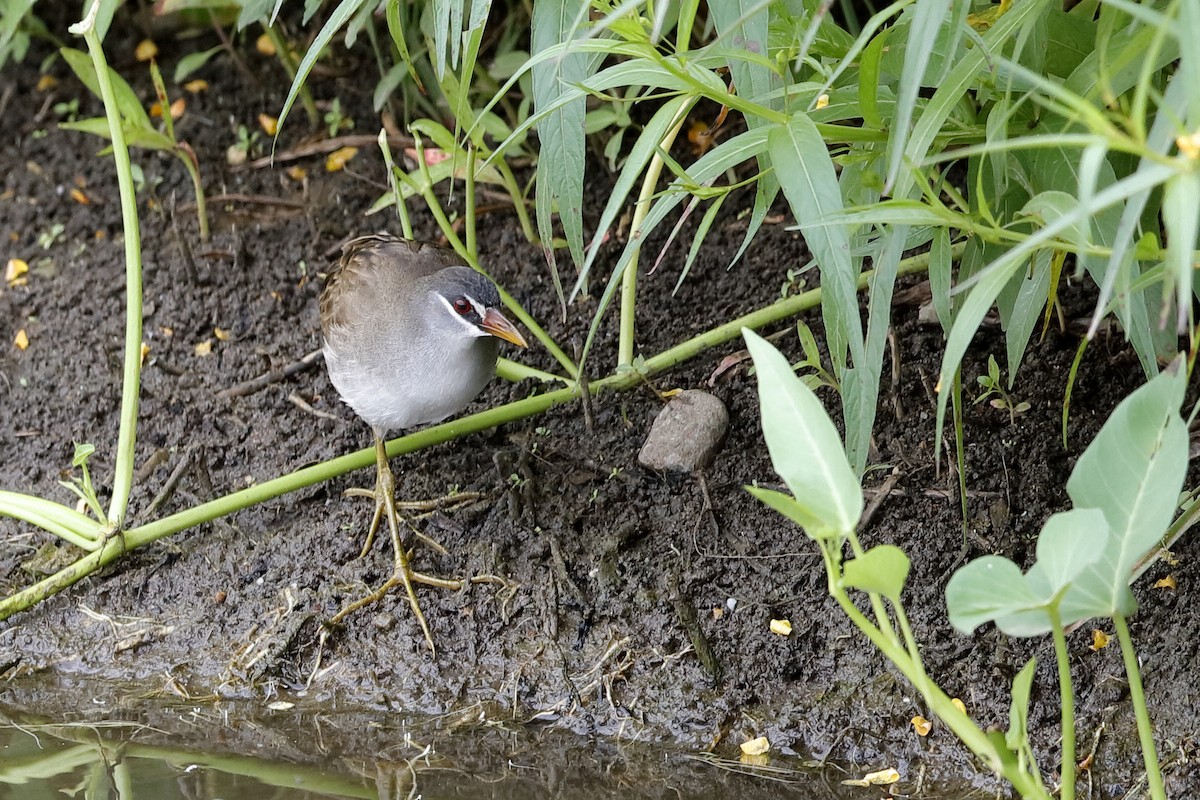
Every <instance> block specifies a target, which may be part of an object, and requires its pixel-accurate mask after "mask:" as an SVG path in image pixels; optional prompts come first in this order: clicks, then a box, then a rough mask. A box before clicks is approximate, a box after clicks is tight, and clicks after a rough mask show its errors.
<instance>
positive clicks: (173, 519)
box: [0, 246, 1040, 796]
mask: <svg viewBox="0 0 1200 800" xmlns="http://www.w3.org/2000/svg"><path fill="white" fill-rule="evenodd" d="M958 252H959V253H961V246H960V248H959V250H958ZM956 257H957V256H956ZM928 266H929V256H928V255H927V254H923V255H918V256H913V257H912V258H909V259H906V260H904V261H902V262H901V263H900V267H899V273H898V274H900V275H908V274H911V273H914V272H921V271H923V270H924V269H926V268H927V267H928ZM870 279H871V273H870V272H866V273H863V274H862V275H861V276H860V277H859V288H860V289H862V288H865V287H866V285H867V283H868V282H869V281H870ZM820 304H821V290H820V288H817V289H812V290H810V291H807V292H804V293H803V294H798V295H793V296H792V297H788V298H785V299H783V300H779V301H776V302H775V303H772V304H771V305H769V306H767V307H765V308H760V309H758V310H756V311H752V312H751V313H749V314H746V315H744V316H741V317H738V318H737V319H735V320H731V321H730V322H727V323H725V324H724V325H721V326H719V327H717V328H714V329H712V330H710V331H707V332H706V333H703V334H701V335H699V336H696V337H693V338H692V339H689V340H687V341H685V342H682V343H681V344H678V345H676V346H675V347H672V348H670V349H669V350H665V351H663V352H662V353H659V354H658V355H657V356H654V357H652V358H650V359H647V360H646V362H645V363H644V364H643V366H642V369H641V371H640V372H635V371H633V370H623V371H621V372H618V373H616V374H613V375H610V376H609V377H607V378H604V379H602V380H599V381H595V382H593V383H591V384H590V386H589V390H590V391H591V392H592V393H593V394H598V393H599V392H602V391H619V390H623V389H629V388H631V387H633V386H635V385H637V384H638V383H640V381H641V379H642V376H646V377H652V376H654V375H657V374H659V373H662V372H665V371H667V370H669V369H671V368H672V367H674V366H676V365H677V364H680V363H683V362H684V361H687V360H689V359H691V358H694V357H695V356H697V355H699V354H700V353H702V352H704V351H705V350H708V349H709V348H712V347H716V346H718V345H722V344H725V343H726V342H729V341H731V340H733V339H736V338H737V337H738V336H740V335H741V331H742V328H751V329H756V328H761V327H763V326H764V325H770V324H772V323H775V322H778V321H779V320H782V319H786V318H788V317H792V316H795V315H796V314H799V313H800V312H801V311H806V310H808V309H812V308H816V307H817V306H819V305H820ZM546 374H548V373H546ZM577 396H578V389H577V387H575V386H570V387H568V388H565V389H559V390H557V391H553V392H548V393H546V394H542V395H537V396H535V397H529V398H526V399H525V400H518V401H517V402H515V403H509V404H507V405H504V406H500V407H499V408H494V409H490V410H488V411H483V412H481V413H479V414H472V415H471V416H469V417H463V418H462V419H458V420H453V421H451V422H445V423H442V424H441V425H436V426H434V427H432V428H426V429H425V430H422V431H418V432H417V433H413V434H409V435H408V436H404V437H402V438H400V439H395V440H393V441H391V442H389V444H388V455H389V457H394V456H396V455H399V454H401V453H411V452H413V451H415V450H420V449H421V448H424V447H430V446H432V445H435V444H440V443H442V442H446V441H449V440H451V439H455V438H457V437H459V436H465V435H466V434H468V433H474V432H476V431H481V430H486V429H487V428H491V427H494V426H496V425H500V424H503V423H506V422H513V421H515V420H519V419H523V418H525V417H528V416H532V415H534V414H539V413H542V412H543V411H546V410H548V409H550V408H552V407H554V406H556V405H560V404H562V403H566V402H569V401H571V400H573V399H574V398H575V397H577ZM374 462H375V451H374V450H373V449H371V448H366V449H363V450H359V451H358V452H355V453H351V454H349V455H345V456H341V457H339V458H335V459H332V460H331V461H326V462H323V463H321V464H317V465H314V466H311V467H305V468H304V469H301V470H298V471H296V472H293V473H291V474H290V475H285V476H283V477H280V478H275V479H274V480H271V481H268V482H266V483H263V484H259V485H258V486H251V487H249V488H247V489H243V490H241V491H239V492H234V493H233V494H230V495H226V496H225V497H221V498H218V499H216V500H212V501H210V502H208V503H203V504H201V505H199V506H195V507H193V508H190V509H187V510H186V511H181V512H179V513H178V514H173V515H171V516H169V517H165V518H163V519H160V520H155V521H154V522H150V523H147V524H146V525H142V526H139V527H137V528H134V529H132V530H129V531H126V532H125V534H124V535H123V536H116V537H112V538H110V539H108V540H107V541H106V542H105V543H104V546H103V547H102V548H101V549H99V550H97V551H96V552H94V553H91V554H90V555H88V556H86V557H84V558H82V559H80V560H79V561H76V562H75V563H74V564H72V565H71V566H69V567H67V568H65V569H63V570H61V571H60V572H57V573H55V574H54V575H51V576H50V577H48V578H46V579H45V580H42V581H40V582H39V583H37V584H34V585H33V586H30V587H27V588H26V589H23V590H22V591H20V592H18V593H17V594H14V595H12V596H10V597H7V598H5V599H4V600H3V601H0V620H4V619H7V618H8V617H10V616H12V615H13V614H15V613H17V612H18V611H23V610H25V609H27V608H30V607H32V606H34V605H36V604H37V603H38V602H40V601H42V600H44V599H46V598H47V597H50V596H52V595H54V594H57V593H58V592H60V591H62V590H63V589H66V588H67V587H69V586H71V585H72V584H74V583H76V582H77V581H79V580H82V579H83V578H85V577H87V576H88V575H90V574H92V573H93V572H95V571H96V570H97V569H99V568H101V567H103V566H105V565H107V564H110V563H112V562H113V561H115V560H116V559H117V558H118V557H120V556H121V555H122V554H123V553H124V552H125V551H126V550H127V549H130V550H131V549H134V548H136V547H141V546H143V545H146V544H149V543H150V542H153V541H156V540H157V539H161V538H162V537H164V536H170V535H171V534H174V533H179V532H180V531H184V530H187V529H189V528H194V527H196V526H197V525H202V524H204V523H206V522H211V521H212V520H214V519H217V518H218V517H222V516H225V515H227V514H232V513H234V512H235V511H240V510H241V509H243V508H248V507H250V506H253V505H256V504H258V503H263V502H266V501H268V500H271V499H273V498H276V497H279V496H280V495H284V494H287V493H288V492H293V491H297V490H299V489H303V488H305V487H307V486H312V485H313V484H316V483H320V482H322V481H326V480H330V479H332V478H336V477H338V476H340V475H344V474H345V473H347V472H350V471H351V470H355V469H362V468H363V467H367V466H370V465H371V464H373V463H374ZM879 635H880V636H881V637H882V635H883V634H882V633H881V634H879ZM888 645H889V647H892V648H894V649H895V650H896V651H898V652H900V653H901V654H902V655H903V654H904V650H903V649H902V648H900V647H899V645H898V644H896V643H895V642H892V641H889V642H888ZM951 709H952V710H953V706H951ZM968 721H969V720H968ZM1030 796H1040V795H1030Z"/></svg>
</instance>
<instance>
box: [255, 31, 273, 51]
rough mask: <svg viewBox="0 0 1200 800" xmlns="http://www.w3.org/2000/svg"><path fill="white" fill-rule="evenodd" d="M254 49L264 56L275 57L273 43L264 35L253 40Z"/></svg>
mask: <svg viewBox="0 0 1200 800" xmlns="http://www.w3.org/2000/svg"><path fill="white" fill-rule="evenodd" d="M254 49H255V50H257V51H258V52H260V53H262V54H263V55H264V56H273V55H275V43H274V42H272V41H271V37H270V36H267V35H266V34H265V33H264V34H263V35H261V36H259V37H258V38H257V39H255V40H254Z"/></svg>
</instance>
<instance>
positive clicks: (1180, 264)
mask: <svg viewBox="0 0 1200 800" xmlns="http://www.w3.org/2000/svg"><path fill="white" fill-rule="evenodd" d="M1197 60H1200V58H1198V59H1197ZM1162 217H1163V223H1164V224H1165V226H1166V229H1167V269H1168V270H1169V271H1170V272H1171V273H1173V274H1174V276H1175V300H1176V303H1177V312H1176V313H1177V314H1178V319H1177V324H1178V325H1179V331H1178V332H1179V333H1185V332H1186V327H1185V326H1186V325H1187V322H1188V307H1189V306H1190V304H1191V302H1192V292H1191V288H1192V273H1193V272H1194V267H1193V266H1192V264H1193V262H1194V260H1195V255H1194V252H1195V248H1196V235H1197V231H1198V230H1200V171H1196V170H1192V171H1191V172H1181V173H1179V174H1178V175H1175V176H1174V177H1172V178H1169V179H1168V180H1167V186H1166V189H1165V190H1164V191H1163V204H1162Z"/></svg>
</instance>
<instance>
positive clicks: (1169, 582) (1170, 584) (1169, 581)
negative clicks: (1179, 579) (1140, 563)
mask: <svg viewBox="0 0 1200 800" xmlns="http://www.w3.org/2000/svg"><path fill="white" fill-rule="evenodd" d="M1175 587H1176V583H1175V576H1174V575H1168V576H1167V577H1165V578H1159V579H1158V580H1156V581H1155V582H1154V588H1155V589H1170V590H1171V591H1175Z"/></svg>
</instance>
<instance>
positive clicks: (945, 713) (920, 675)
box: [826, 555, 1049, 800]
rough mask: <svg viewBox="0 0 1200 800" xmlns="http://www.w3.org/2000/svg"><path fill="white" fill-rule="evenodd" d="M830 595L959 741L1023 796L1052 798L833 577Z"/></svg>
mask: <svg viewBox="0 0 1200 800" xmlns="http://www.w3.org/2000/svg"><path fill="white" fill-rule="evenodd" d="M830 568H831V563H830V561H829V558H828V555H827V556H826V569H827V570H828V569H830ZM830 594H832V595H833V599H834V600H836V601H837V604H838V605H839V606H841V608H842V611H843V612H844V613H845V614H846V616H847V617H849V618H850V621H851V622H853V623H854V626H855V627H856V628H858V629H859V630H860V631H861V632H862V633H863V635H865V636H866V637H867V638H868V639H869V640H870V641H871V643H872V644H873V645H875V647H876V649H878V650H879V652H880V653H882V654H883V656H884V657H885V658H887V659H888V660H889V661H891V662H892V663H893V664H894V665H895V666H896V668H897V669H899V670H900V672H901V673H902V674H903V675H904V677H905V678H907V679H908V681H909V682H910V683H911V684H912V685H913V686H914V687H916V688H917V690H918V691H921V693H922V697H923V698H924V699H925V702H926V704H927V705H928V706H929V709H930V711H932V712H933V713H934V714H936V715H937V717H938V718H939V719H941V721H942V722H943V723H944V724H945V725H946V727H948V728H949V729H950V730H951V731H952V732H953V733H954V735H955V736H957V737H958V739H959V741H961V742H962V743H963V744H964V745H966V747H967V748H968V749H969V750H970V751H971V752H972V753H974V754H975V755H976V756H978V757H979V758H980V759H981V760H982V761H983V762H984V763H985V764H987V765H988V767H989V768H990V769H991V770H992V771H993V772H996V773H998V774H1002V775H1004V777H1005V778H1006V779H1007V780H1008V782H1009V783H1011V784H1012V786H1013V788H1014V789H1016V790H1017V792H1018V793H1019V794H1020V796H1021V797H1022V798H1026V800H1030V799H1031V798H1034V799H1036V800H1049V795H1047V794H1046V791H1045V790H1044V789H1043V788H1042V787H1040V786H1039V785H1038V784H1037V782H1035V781H1034V779H1033V778H1032V777H1031V776H1030V775H1029V774H1028V773H1026V772H1023V771H1021V770H1019V769H1016V768H1015V761H1014V762H1011V763H1012V764H1013V767H1010V766H1008V765H1007V764H1006V763H1005V760H1004V759H1003V758H1001V755H1000V752H999V751H998V750H997V749H996V745H995V744H994V743H993V742H992V740H991V739H989V738H988V736H987V734H986V733H984V731H983V730H982V729H981V728H980V727H979V726H978V725H976V724H975V722H974V720H972V719H971V718H970V717H969V716H967V715H966V714H965V713H963V712H962V711H960V710H959V709H958V707H957V706H955V705H954V703H953V702H951V700H950V698H949V697H948V696H947V695H946V693H945V692H943V691H942V690H941V688H939V687H938V686H937V685H936V684H933V683H932V682H930V681H928V679H927V677H926V676H925V674H924V670H922V669H921V668H920V667H919V666H917V665H916V664H915V663H914V661H913V659H912V658H910V656H909V654H908V652H907V651H906V650H905V649H904V648H903V647H901V646H900V645H899V643H897V642H895V641H893V640H891V639H890V638H888V637H887V636H886V635H885V634H884V633H883V631H881V630H879V629H878V628H876V627H875V626H874V625H872V624H871V621H870V620H869V619H867V618H866V616H864V615H863V613H862V612H861V611H860V610H859V609H858V607H857V606H856V605H854V603H853V602H852V601H851V600H850V598H849V597H848V596H847V595H846V594H845V592H843V591H841V590H840V589H838V588H837V587H836V584H835V583H834V582H833V580H832V579H831V581H830ZM922 681H924V689H922Z"/></svg>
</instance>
